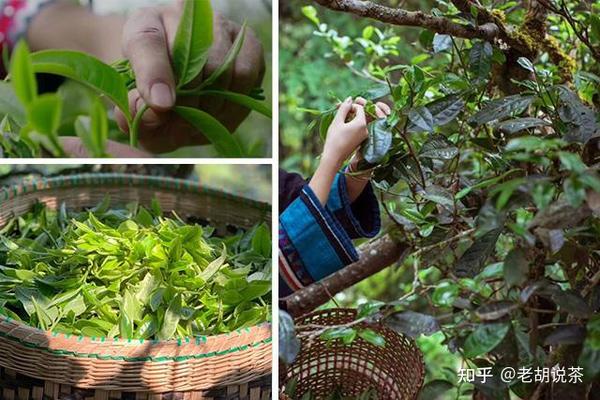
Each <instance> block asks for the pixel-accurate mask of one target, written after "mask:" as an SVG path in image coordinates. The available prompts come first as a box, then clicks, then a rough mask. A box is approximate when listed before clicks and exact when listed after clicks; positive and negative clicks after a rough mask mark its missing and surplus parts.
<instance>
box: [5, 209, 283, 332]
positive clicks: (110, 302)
mask: <svg viewBox="0 0 600 400" xmlns="http://www.w3.org/2000/svg"><path fill="white" fill-rule="evenodd" d="M270 248H271V240H270V234H269V229H268V228H267V226H266V225H264V224H263V225H258V226H256V227H255V228H253V229H251V230H249V231H247V232H242V233H240V234H237V235H234V236H229V237H222V238H221V237H216V236H215V235H214V230H213V228H211V227H209V226H204V227H202V226H200V225H197V224H193V223H186V222H184V221H182V220H181V219H180V218H179V217H178V216H177V215H176V214H173V215H172V216H171V217H166V216H164V215H163V212H162V211H161V209H160V205H159V204H158V202H156V201H154V202H153V203H152V207H151V208H150V209H146V208H144V207H142V206H139V205H137V204H131V205H129V206H127V208H113V207H110V202H109V199H108V198H107V199H105V200H104V201H103V202H102V203H101V204H99V205H98V206H97V207H95V208H93V209H91V210H89V211H83V212H72V211H68V210H67V209H66V208H65V206H64V204H63V206H62V207H61V208H60V209H59V210H58V211H53V210H50V209H48V208H46V207H45V206H43V205H41V204H38V205H36V206H34V207H33V209H32V210H31V211H30V212H29V213H27V214H25V215H23V216H21V217H18V218H14V219H13V220H11V221H10V222H9V223H8V224H7V225H6V226H5V227H4V228H3V229H2V231H1V232H0V265H1V266H0V314H3V315H5V316H8V317H11V318H14V319H15V320H18V321H23V322H25V323H26V324H28V325H31V326H34V327H38V328H40V329H43V330H47V331H53V332H64V333H67V334H76V335H86V336H92V337H108V338H117V337H120V338H127V339H150V338H156V339H163V340H166V339H173V338H177V337H179V338H182V337H191V336H197V335H213V334H219V333H227V332H232V331H234V330H236V329H239V328H244V327H249V326H253V325H256V324H258V323H261V322H264V321H267V320H269V319H270V292H271V280H270V276H271V274H270V259H271V254H270Z"/></svg>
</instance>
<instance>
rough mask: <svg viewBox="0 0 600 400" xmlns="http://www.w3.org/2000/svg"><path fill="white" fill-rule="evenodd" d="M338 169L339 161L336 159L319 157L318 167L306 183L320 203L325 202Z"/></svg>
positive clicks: (323, 203)
mask: <svg viewBox="0 0 600 400" xmlns="http://www.w3.org/2000/svg"><path fill="white" fill-rule="evenodd" d="M339 169H340V163H339V162H337V161H336V160H334V159H332V158H329V157H322V158H321V162H320V163H319V167H318V168H317V171H316V172H315V174H314V175H313V177H312V178H311V180H310V183H309V184H308V186H310V188H311V189H312V191H313V192H314V194H315V195H316V196H317V198H318V199H319V201H320V202H321V205H325V204H327V200H328V199H329V193H330V192H331V186H332V185H333V181H334V179H335V176H336V175H337V173H338V171H339Z"/></svg>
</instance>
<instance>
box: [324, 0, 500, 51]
mask: <svg viewBox="0 0 600 400" xmlns="http://www.w3.org/2000/svg"><path fill="white" fill-rule="evenodd" d="M315 2H317V3H318V4H320V5H322V6H323V7H327V8H329V9H331V10H334V11H342V12H348V13H351V14H355V15H358V16H361V17H366V18H371V19H376V20H378V21H381V22H385V23H388V24H392V25H400V26H420V27H423V28H427V29H429V30H431V31H433V32H436V33H440V34H446V35H451V36H454V37H461V38H465V39H475V38H478V39H485V40H488V41H491V40H493V39H495V38H496V37H497V36H498V34H499V32H500V29H499V28H498V26H497V25H496V24H494V23H486V24H483V25H480V26H477V27H472V26H466V25H461V24H458V23H455V22H453V21H451V20H450V19H448V18H443V17H435V16H433V15H430V14H426V13H424V12H422V11H407V10H403V9H401V8H392V7H386V6H383V5H381V4H376V3H373V2H372V1H360V0H315Z"/></svg>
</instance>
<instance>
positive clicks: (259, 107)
mask: <svg viewBox="0 0 600 400" xmlns="http://www.w3.org/2000/svg"><path fill="white" fill-rule="evenodd" d="M198 94H199V95H200V96H215V97H220V98H223V99H225V100H227V101H230V102H232V103H236V104H239V105H241V106H243V107H246V108H248V109H250V110H253V111H256V112H257V113H259V114H262V115H264V116H265V117H267V118H273V112H272V111H271V109H270V108H269V107H268V106H266V105H265V104H264V103H263V102H261V101H258V100H256V99H254V98H252V97H250V96H246V95H244V94H240V93H234V92H228V91H225V90H217V89H215V90H202V91H201V92H199V93H198Z"/></svg>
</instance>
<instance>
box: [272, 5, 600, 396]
mask: <svg viewBox="0 0 600 400" xmlns="http://www.w3.org/2000/svg"><path fill="white" fill-rule="evenodd" d="M298 3H299V4H305V2H298ZM390 3H393V2H390ZM417 3H418V5H417ZM452 3H454V4H457V3H460V2H452ZM473 3H474V2H473ZM411 4H412V6H413V7H414V8H418V9H420V10H430V9H431V13H432V14H434V15H438V16H444V17H445V18H448V19H452V20H454V21H460V22H461V23H463V24H466V25H469V24H473V25H477V20H478V18H479V17H478V15H477V13H478V12H484V11H486V10H487V9H489V11H488V12H490V13H492V12H493V15H494V16H495V17H497V18H501V19H502V21H504V22H505V23H507V24H511V25H513V26H514V27H515V29H516V30H517V32H518V34H516V35H519V34H520V35H522V36H519V37H520V38H521V39H522V40H527V39H529V40H530V41H532V40H533V41H535V37H531V36H532V35H533V33H532V32H531V31H526V29H525V28H523V30H519V29H518V27H519V26H522V25H525V26H529V25H528V23H527V22H528V21H529V20H528V19H527V12H526V11H527V10H524V9H523V8H522V7H521V6H519V5H517V4H516V3H514V2H508V1H502V2H495V3H494V4H493V5H492V4H491V3H490V2H486V1H484V2H481V5H482V7H481V10H483V11H480V10H479V7H476V9H475V12H471V13H468V12H464V11H461V10H458V9H457V8H456V7H455V6H454V5H453V4H451V3H449V2H435V4H434V3H433V2H427V1H424V2H414V3H412V2H411ZM561 4H564V7H567V8H568V9H569V12H570V13H571V14H573V15H577V17H576V19H575V22H574V24H575V26H576V27H577V29H583V28H585V29H588V30H589V32H590V36H589V37H590V40H591V42H590V43H591V44H592V45H596V46H600V37H597V38H595V37H594V35H593V34H592V33H591V32H592V29H591V28H588V27H586V26H585V24H586V21H591V20H592V19H594V18H593V17H592V15H594V10H595V12H596V13H597V11H598V9H597V6H590V7H587V6H586V7H579V8H578V7H577V5H576V4H575V2H561ZM304 13H305V14H307V15H309V21H306V22H296V25H297V26H299V27H302V26H305V25H306V24H310V25H312V26H313V27H315V26H316V29H315V36H316V37H315V38H314V39H313V41H319V42H320V43H321V44H322V45H324V43H326V44H327V45H329V49H328V50H327V51H324V52H323V54H325V53H327V54H331V58H333V60H332V61H331V62H330V64H329V67H328V68H332V66H337V68H338V69H339V71H340V72H338V70H336V75H339V76H348V75H342V74H350V75H351V76H352V78H349V81H348V84H349V85H350V84H351V85H352V86H351V89H349V90H348V91H346V92H344V91H338V93H337V94H336V101H337V99H341V98H345V97H346V96H348V95H351V94H352V95H363V94H366V93H367V92H368V90H366V89H364V88H363V89H362V90H359V91H358V92H356V93H353V92H351V90H352V89H353V88H354V86H355V85H356V86H358V84H359V83H357V82H356V81H359V82H362V83H363V84H364V85H365V86H367V87H369V88H373V89H375V88H377V89H378V90H380V93H382V91H381V88H382V87H383V88H387V90H386V92H387V93H385V94H383V95H382V96H380V97H377V98H370V100H371V102H372V101H374V100H376V99H382V100H383V101H386V102H387V103H388V104H389V105H391V106H392V109H393V112H392V115H391V116H390V117H389V118H387V119H386V120H385V122H383V121H379V122H377V124H379V125H380V126H382V125H383V124H386V126H388V127H389V129H388V131H389V132H391V135H392V138H391V145H390V146H389V148H388V149H387V152H385V154H378V157H376V158H373V157H371V153H368V152H366V151H365V149H366V148H369V149H371V148H372V147H367V146H365V147H364V148H363V155H365V156H367V155H368V156H369V157H368V159H367V161H368V162H367V163H365V164H364V165H363V166H364V168H368V169H374V185H375V186H376V188H377V189H378V191H379V193H378V197H380V198H381V201H382V205H383V206H384V207H382V212H383V218H384V224H383V225H384V229H383V232H382V235H390V236H391V237H392V238H394V239H395V240H398V241H401V242H404V243H406V244H407V245H408V246H409V247H410V248H411V249H412V250H411V252H410V255H409V256H408V257H407V258H406V259H405V260H404V261H403V262H402V263H401V265H400V266H399V267H398V268H397V269H393V268H390V269H388V270H385V271H382V272H380V273H379V274H377V275H376V276H373V277H372V278H370V279H369V280H367V281H365V282H362V283H360V284H358V285H356V286H355V287H353V288H350V289H348V290H347V291H345V292H343V293H341V294H340V295H338V297H337V298H336V301H337V304H341V305H346V306H354V307H356V306H357V305H359V304H360V305H362V306H361V307H367V308H368V307H369V305H374V306H373V307H374V308H376V310H377V311H375V312H374V313H373V314H372V315H370V316H369V317H368V318H370V319H371V321H372V322H373V323H380V322H383V323H385V324H387V325H388V326H390V327H391V328H393V329H396V330H397V331H398V332H401V333H403V334H406V335H409V336H412V337H416V340H417V343H418V344H419V346H420V347H421V349H422V350H423V352H424V355H425V360H426V366H427V373H428V375H427V378H426V386H425V388H424V390H423V393H422V395H421V398H422V399H434V398H462V399H466V398H499V399H504V398H509V396H514V397H519V398H531V396H532V394H533V393H534V392H535V390H536V389H538V390H540V391H543V392H542V393H544V395H547V396H552V395H553V396H555V397H553V398H564V397H565V396H567V394H566V393H567V392H568V391H574V390H575V391H578V393H583V392H585V391H586V390H590V387H591V386H590V385H593V382H597V379H598V373H599V372H598V368H597V367H595V366H593V365H594V362H596V363H597V360H598V347H597V346H596V343H595V342H594V338H596V337H597V323H596V322H597V316H598V312H599V311H600V288H599V287H598V283H599V281H600V274H599V273H598V265H599V264H598V263H599V262H600V259H599V258H598V254H597V251H596V249H597V248H598V246H599V245H600V243H598V240H597V238H598V226H599V225H598V216H599V214H598V212H599V210H600V197H599V196H600V194H599V193H600V175H599V174H598V171H597V167H598V156H599V155H600V154H599V152H598V141H599V139H598V138H599V131H598V129H599V126H600V125H599V120H600V115H599V113H598V107H599V106H600V103H599V99H600V91H599V89H598V87H599V86H598V82H600V80H599V79H600V78H598V74H599V73H600V70H599V69H598V64H597V63H595V62H593V60H594V49H593V46H592V48H591V49H590V47H589V46H588V45H587V44H585V43H584V42H581V41H580V37H579V36H580V35H575V36H573V35H574V30H573V29H574V28H573V27H572V26H571V23H569V22H565V17H564V16H563V15H561V14H550V15H549V16H548V17H547V24H546V25H543V24H542V28H544V27H547V28H548V29H545V31H544V32H543V37H544V40H546V41H548V42H551V43H556V46H557V47H559V48H561V50H562V52H564V54H569V55H570V56H573V57H574V58H573V59H571V58H570V57H568V58H564V57H563V58H562V60H563V61H562V62H557V61H556V57H555V56H556V51H555V50H556V47H554V50H552V48H550V47H548V46H546V45H543V46H542V45H541V44H540V46H535V45H534V47H535V49H534V50H535V51H534V52H533V53H535V55H534V56H532V55H531V54H527V55H525V54H521V53H519V52H518V51H516V50H514V49H513V48H510V46H507V45H506V44H505V43H499V42H496V41H495V42H493V43H492V42H485V41H482V40H480V39H473V40H467V39H460V38H454V37H450V36H447V35H439V34H434V33H433V32H429V31H426V30H424V29H421V30H416V31H415V30H409V29H405V28H398V27H394V28H393V29H392V28H390V27H389V26H387V27H385V26H381V25H372V26H371V27H370V28H369V25H368V24H369V21H366V20H363V19H357V20H354V21H352V22H349V21H347V20H346V19H342V18H345V17H339V18H340V22H335V21H334V17H332V15H331V14H330V13H329V12H321V11H320V10H317V9H313V8H305V9H304ZM337 15H338V16H339V14H337ZM480 17H481V15H480ZM325 21H326V22H325ZM529 22H530V23H532V22H531V21H529ZM365 25H366V26H365ZM357 27H359V28H360V29H357ZM363 31H367V32H379V34H377V35H373V36H370V38H371V39H372V41H373V42H375V43H390V40H391V42H392V43H394V41H395V39H394V38H395V37H403V38H404V37H406V38H410V39H406V40H403V41H401V42H395V43H396V44H395V45H392V46H381V48H378V49H377V50H378V51H373V52H370V51H367V49H368V48H369V46H371V47H374V46H372V45H371V44H367V43H366V42H365V40H367V39H365V37H364V36H363V34H362V32H363ZM285 35H286V33H285V32H284V36H285ZM346 35H347V36H346ZM528 35H529V36H528ZM367 36H369V35H367ZM574 37H576V38H577V39H573V38H574ZM581 37H583V38H584V39H585V36H581ZM523 38H525V39H523ZM283 40H287V39H286V38H284V39H283ZM306 46H308V45H306ZM569 60H570V61H569ZM565 63H567V64H568V65H572V66H573V68H572V69H569V68H565V66H568V65H567V64H565ZM284 68H285V65H284ZM295 78H296V79H299V78H298V77H295ZM326 84H327V83H326V82H325V83H324V85H326ZM324 100H325V96H321V97H319V98H318V101H313V100H311V101H312V103H308V104H307V105H304V107H306V108H305V109H309V110H310V111H311V113H310V114H309V113H305V114H304V118H305V120H306V119H308V120H313V121H316V122H313V123H312V124H310V122H309V124H310V125H309V128H310V127H313V126H318V125H319V124H320V123H322V122H323V121H324V120H325V116H326V115H327V114H328V113H329V112H330V110H331V107H332V105H333V104H332V103H331V102H330V103H327V102H326V101H324ZM300 101H301V100H297V102H300ZM322 103H324V104H322ZM313 104H314V106H313ZM370 105H371V104H369V106H370ZM311 106H312V107H311ZM369 106H367V109H368V107H369ZM288 122H289V123H290V124H292V125H296V126H298V125H302V122H304V120H301V119H297V120H295V121H294V120H289V121H288ZM299 122H300V123H299ZM285 129H287V131H286V132H291V131H292V129H291V128H285ZM306 132H307V135H310V136H309V137H308V138H305V139H303V142H304V143H306V142H309V140H310V139H311V138H315V139H318V135H317V134H316V133H315V132H314V130H310V129H307V130H306ZM374 132H375V128H373V127H371V130H370V133H371V138H370V139H369V140H370V142H371V141H372V142H373V143H375V142H374V139H375V138H376V136H375V135H373V133H374ZM286 140H287V139H286V138H285V137H284V138H283V144H284V145H287V142H286ZM313 148H316V146H313ZM283 154H285V152H284V153H283ZM285 163H288V164H289V165H292V166H293V167H295V168H296V169H300V170H304V171H305V172H307V173H310V172H311V171H310V168H307V165H306V164H300V163H298V162H297V161H296V159H295V158H293V157H292V156H290V157H289V158H288V159H287V160H285V161H284V165H285ZM311 167H312V166H311ZM342 328H346V327H339V329H342ZM333 329H336V328H333ZM550 363H552V364H551V365H555V364H557V363H559V364H560V365H564V366H577V365H580V366H582V367H584V376H585V381H584V383H583V384H580V385H563V386H561V387H559V388H556V389H555V391H554V392H553V393H552V394H550V392H547V393H546V392H545V391H547V388H545V387H538V386H537V385H536V384H535V383H530V384H517V383H516V382H514V383H513V384H510V385H509V384H504V383H502V382H501V381H499V380H490V381H488V382H487V383H482V382H475V385H473V384H466V383H459V380H458V375H457V371H458V368H460V367H464V368H475V367H476V366H479V367H482V366H490V367H492V368H499V367H502V366H512V367H513V368H515V369H518V368H520V367H523V366H526V367H532V368H535V367H538V366H544V365H549V364H550ZM594 387H595V386H594ZM580 390H581V392H579V391H580ZM592 390H593V389H592ZM561 395H562V397H561ZM547 398H551V397H547Z"/></svg>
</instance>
